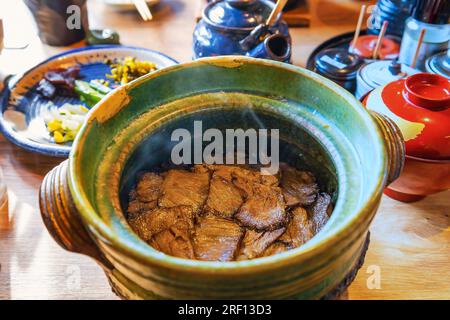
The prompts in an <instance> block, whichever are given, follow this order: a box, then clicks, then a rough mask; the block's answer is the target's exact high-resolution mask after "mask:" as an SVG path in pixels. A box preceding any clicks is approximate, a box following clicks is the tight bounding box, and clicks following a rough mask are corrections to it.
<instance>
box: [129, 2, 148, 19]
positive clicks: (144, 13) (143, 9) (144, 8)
mask: <svg viewBox="0 0 450 320" xmlns="http://www.w3.org/2000/svg"><path fill="white" fill-rule="evenodd" d="M133 4H134V6H135V7H136V9H137V11H138V12H139V14H140V15H141V17H142V19H143V20H144V21H148V20H152V19H153V16H152V13H151V11H150V9H149V8H148V5H147V3H146V2H145V0H133Z"/></svg>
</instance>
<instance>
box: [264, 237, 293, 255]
mask: <svg viewBox="0 0 450 320" xmlns="http://www.w3.org/2000/svg"><path fill="white" fill-rule="evenodd" d="M287 250H289V248H288V247H287V246H286V244H284V243H283V242H281V241H275V242H274V243H272V244H271V245H270V246H269V247H268V248H267V249H266V250H265V251H264V252H263V254H262V255H261V257H268V256H272V255H274V254H277V253H281V252H285V251H287Z"/></svg>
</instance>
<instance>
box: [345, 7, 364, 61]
mask: <svg viewBox="0 0 450 320" xmlns="http://www.w3.org/2000/svg"><path fill="white" fill-rule="evenodd" d="M365 12H366V5H365V4H363V5H362V6H361V10H360V11H359V17H358V22H357V24H356V30H355V35H354V36H353V41H352V42H351V43H350V47H349V48H348V49H349V52H350V53H352V52H353V48H354V47H355V45H356V42H357V41H358V38H359V34H360V33H361V26H362V23H363V19H364V13H365Z"/></svg>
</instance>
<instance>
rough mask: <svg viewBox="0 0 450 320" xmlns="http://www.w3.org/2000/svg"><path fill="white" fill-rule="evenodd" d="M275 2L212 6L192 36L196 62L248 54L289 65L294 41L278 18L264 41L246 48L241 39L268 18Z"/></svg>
mask: <svg viewBox="0 0 450 320" xmlns="http://www.w3.org/2000/svg"><path fill="white" fill-rule="evenodd" d="M273 7H274V3H273V2H271V1H269V0H218V1H213V2H211V3H209V4H208V5H207V6H206V7H205V9H204V11H203V17H202V19H201V20H200V21H199V23H198V24H197V26H196V27H195V30H194V35H193V51H194V54H193V57H194V59H197V58H203V57H209V56H221V55H246V56H250V57H254V58H265V59H271V60H277V61H283V62H290V58H291V38H290V35H289V31H288V26H287V24H286V23H285V22H284V21H283V20H281V19H280V17H278V19H277V21H276V22H275V24H274V25H273V26H271V27H270V28H269V30H268V32H267V33H266V35H265V37H263V39H262V40H261V41H258V42H257V43H255V44H254V45H252V46H250V47H247V46H243V45H242V40H244V39H245V38H246V37H248V36H249V35H250V33H251V32H252V31H253V30H254V29H255V28H256V27H258V26H259V25H261V24H264V23H265V22H266V20H267V19H268V17H269V15H270V13H271V11H272V9H273Z"/></svg>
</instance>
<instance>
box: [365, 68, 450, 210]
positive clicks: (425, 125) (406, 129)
mask: <svg viewBox="0 0 450 320" xmlns="http://www.w3.org/2000/svg"><path fill="white" fill-rule="evenodd" d="M363 104H364V105H365V106H366V107H367V108H368V109H372V110H374V111H377V112H379V113H382V114H385V115H387V116H388V117H390V118H391V119H392V120H394V121H395V122H396V124H397V125H398V126H399V128H400V130H401V131H402V134H403V136H404V139H405V146H406V154H407V156H406V161H405V167H404V170H403V172H402V174H401V175H400V177H399V178H398V179H397V180H396V181H394V182H393V183H392V184H391V185H390V186H389V188H388V189H386V190H385V193H386V194H387V195H389V196H390V197H392V198H394V199H397V200H400V201H404V202H411V201H417V200H420V199H421V198H423V197H425V196H427V195H430V194H433V193H437V192H440V191H444V190H447V189H450V80H449V79H447V78H444V77H442V76H439V75H436V74H430V73H418V74H415V75H412V76H410V77H408V78H406V79H401V80H397V81H394V82H391V83H389V84H387V85H386V86H384V87H381V88H377V89H375V90H373V91H372V92H371V93H369V94H368V95H367V96H366V97H364V98H363Z"/></svg>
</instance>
